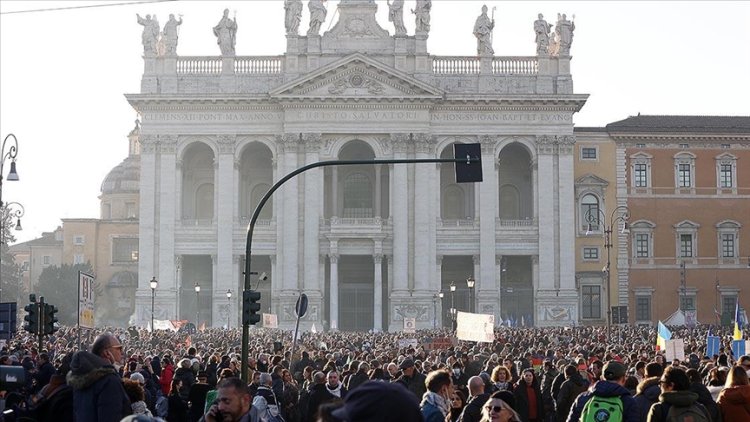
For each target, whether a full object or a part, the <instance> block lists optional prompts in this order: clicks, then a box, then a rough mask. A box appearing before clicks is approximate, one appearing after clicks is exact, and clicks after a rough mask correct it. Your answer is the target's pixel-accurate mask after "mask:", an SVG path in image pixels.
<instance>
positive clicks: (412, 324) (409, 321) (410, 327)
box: [404, 318, 417, 333]
mask: <svg viewBox="0 0 750 422" xmlns="http://www.w3.org/2000/svg"><path fill="white" fill-rule="evenodd" d="M416 331H417V319H416V318H404V332H405V333H415V332H416Z"/></svg>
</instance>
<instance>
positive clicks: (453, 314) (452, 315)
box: [450, 281, 456, 332]
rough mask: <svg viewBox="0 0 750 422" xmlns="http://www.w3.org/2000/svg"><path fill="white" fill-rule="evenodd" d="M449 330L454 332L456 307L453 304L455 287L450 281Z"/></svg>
mask: <svg viewBox="0 0 750 422" xmlns="http://www.w3.org/2000/svg"><path fill="white" fill-rule="evenodd" d="M450 288H451V329H452V330H453V331H454V332H455V331H456V306H455V302H454V296H455V293H456V285H455V283H453V282H452V281H451V286H450Z"/></svg>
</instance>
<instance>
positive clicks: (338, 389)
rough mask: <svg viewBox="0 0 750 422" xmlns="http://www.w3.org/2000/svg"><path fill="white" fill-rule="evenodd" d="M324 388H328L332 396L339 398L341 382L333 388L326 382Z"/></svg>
mask: <svg viewBox="0 0 750 422" xmlns="http://www.w3.org/2000/svg"><path fill="white" fill-rule="evenodd" d="M326 390H328V392H329V393H331V394H333V395H334V396H336V397H338V398H341V383H339V384H338V385H337V386H336V388H333V389H332V388H331V387H329V386H328V383H326Z"/></svg>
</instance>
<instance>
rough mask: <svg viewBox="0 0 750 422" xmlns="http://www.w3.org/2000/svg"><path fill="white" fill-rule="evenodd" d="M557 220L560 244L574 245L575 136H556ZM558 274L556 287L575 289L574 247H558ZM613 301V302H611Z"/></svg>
mask: <svg viewBox="0 0 750 422" xmlns="http://www.w3.org/2000/svg"><path fill="white" fill-rule="evenodd" d="M557 141H558V165H557V168H558V183H557V186H558V187H557V189H558V202H559V204H558V221H559V222H560V224H559V227H560V243H559V244H560V245H574V244H575V241H576V238H575V223H574V221H576V218H575V192H574V191H573V189H574V186H575V180H574V171H573V162H574V159H573V151H574V150H575V142H576V140H575V136H573V135H565V136H558V137H557ZM559 250H560V275H559V280H558V284H557V285H556V286H555V287H556V288H558V289H561V290H562V289H564V290H573V289H575V272H576V270H575V265H576V255H575V254H576V251H575V249H574V248H566V247H562V246H561V247H560V248H559ZM613 303H614V302H613Z"/></svg>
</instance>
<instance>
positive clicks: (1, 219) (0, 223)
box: [0, 202, 26, 303]
mask: <svg viewBox="0 0 750 422" xmlns="http://www.w3.org/2000/svg"><path fill="white" fill-rule="evenodd" d="M0 211H2V210H0ZM25 213H26V209H25V208H24V207H23V205H21V204H20V203H18V202H8V203H7V204H5V210H4V211H3V213H2V215H1V216H0V244H3V245H4V244H5V219H6V218H10V219H12V218H15V219H16V227H15V229H16V230H18V231H20V230H23V228H22V227H21V217H23V215H24V214H25ZM1 256H2V253H0V257H1ZM0 264H1V262H0ZM1 268H2V265H0V295H2V291H3V289H2V270H1ZM18 283H19V287H18V288H19V289H20V288H21V287H20V283H21V280H20V278H19V280H18ZM1 302H2V300H0V303H1Z"/></svg>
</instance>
